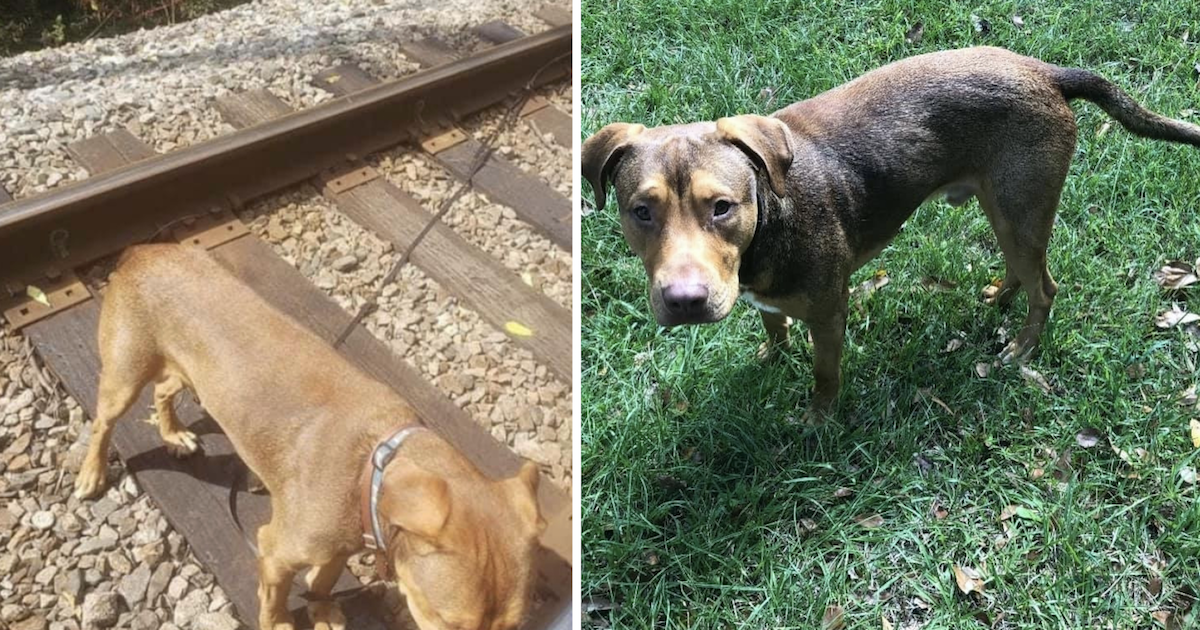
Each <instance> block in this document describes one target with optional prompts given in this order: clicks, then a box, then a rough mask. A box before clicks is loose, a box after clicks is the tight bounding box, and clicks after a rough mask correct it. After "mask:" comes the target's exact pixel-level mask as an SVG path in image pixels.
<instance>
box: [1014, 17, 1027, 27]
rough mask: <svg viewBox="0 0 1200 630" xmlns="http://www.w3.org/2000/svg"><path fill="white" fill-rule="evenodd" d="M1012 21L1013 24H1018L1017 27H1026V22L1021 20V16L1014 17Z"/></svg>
mask: <svg viewBox="0 0 1200 630" xmlns="http://www.w3.org/2000/svg"><path fill="white" fill-rule="evenodd" d="M1012 21H1013V24H1016V25H1017V26H1025V20H1023V19H1021V16H1019V15H1014V16H1012Z"/></svg>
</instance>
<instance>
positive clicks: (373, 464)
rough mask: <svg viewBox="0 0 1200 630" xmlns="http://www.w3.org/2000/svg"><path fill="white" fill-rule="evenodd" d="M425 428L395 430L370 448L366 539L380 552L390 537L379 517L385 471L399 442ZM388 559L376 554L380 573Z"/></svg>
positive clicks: (366, 475) (365, 481) (366, 474)
mask: <svg viewBox="0 0 1200 630" xmlns="http://www.w3.org/2000/svg"><path fill="white" fill-rule="evenodd" d="M422 430H426V429H425V427H423V426H421V425H416V424H413V425H408V426H406V427H404V428H402V429H400V430H399V431H396V432H395V433H393V434H392V436H391V437H389V438H388V439H386V440H384V441H382V442H380V443H379V444H378V445H377V446H376V447H375V450H373V451H371V456H370V458H369V459H368V460H367V468H366V470H365V471H364V474H363V495H364V496H363V498H362V521H363V522H362V527H363V542H365V543H366V545H367V547H368V548H370V549H375V550H378V551H379V552H381V553H380V554H377V556H383V555H384V554H386V552H387V537H386V536H384V535H383V526H382V524H381V523H380V521H379V494H380V491H381V490H383V471H384V469H386V468H387V465H388V464H390V463H391V462H392V458H394V457H395V456H396V451H398V450H400V445H401V444H403V443H404V441H405V440H407V439H408V438H409V437H411V436H412V434H414V433H416V432H417V431H422ZM386 562H388V560H387V558H386V557H376V559H375V564H376V566H378V567H380V573H381V574H383V572H384V569H383V568H382V564H381V563H386Z"/></svg>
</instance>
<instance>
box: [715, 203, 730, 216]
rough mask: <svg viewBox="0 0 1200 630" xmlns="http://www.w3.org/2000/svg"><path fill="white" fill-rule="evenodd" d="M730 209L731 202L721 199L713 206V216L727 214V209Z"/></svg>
mask: <svg viewBox="0 0 1200 630" xmlns="http://www.w3.org/2000/svg"><path fill="white" fill-rule="evenodd" d="M732 209H733V204H732V203H730V202H728V201H725V200H724V199H722V200H720V201H718V202H717V205H716V206H715V207H714V208H713V216H714V217H723V216H725V215H727V214H729V211H730V210H732Z"/></svg>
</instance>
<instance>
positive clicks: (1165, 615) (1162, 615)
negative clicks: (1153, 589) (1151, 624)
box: [1150, 610, 1175, 629]
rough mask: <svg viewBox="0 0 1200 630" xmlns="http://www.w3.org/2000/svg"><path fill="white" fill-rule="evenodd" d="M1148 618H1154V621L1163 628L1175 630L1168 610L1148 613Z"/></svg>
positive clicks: (1173, 621)
mask: <svg viewBox="0 0 1200 630" xmlns="http://www.w3.org/2000/svg"><path fill="white" fill-rule="evenodd" d="M1150 616H1151V617H1154V620H1155V621H1157V622H1158V623H1160V624H1162V626H1163V627H1164V628H1168V629H1174V628H1175V620H1174V619H1173V618H1172V617H1171V611H1169V610H1156V611H1154V612H1152V613H1150Z"/></svg>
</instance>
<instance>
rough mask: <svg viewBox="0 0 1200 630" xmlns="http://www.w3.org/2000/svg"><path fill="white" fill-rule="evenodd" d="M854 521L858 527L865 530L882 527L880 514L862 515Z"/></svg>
mask: <svg viewBox="0 0 1200 630" xmlns="http://www.w3.org/2000/svg"><path fill="white" fill-rule="evenodd" d="M854 520H855V522H857V523H858V524H859V525H862V526H863V527H865V528H867V529H876V528H878V527H883V516H882V515H880V514H870V515H864V516H860V517H858V518H856V519H854Z"/></svg>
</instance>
